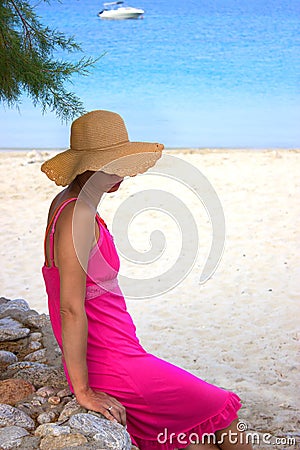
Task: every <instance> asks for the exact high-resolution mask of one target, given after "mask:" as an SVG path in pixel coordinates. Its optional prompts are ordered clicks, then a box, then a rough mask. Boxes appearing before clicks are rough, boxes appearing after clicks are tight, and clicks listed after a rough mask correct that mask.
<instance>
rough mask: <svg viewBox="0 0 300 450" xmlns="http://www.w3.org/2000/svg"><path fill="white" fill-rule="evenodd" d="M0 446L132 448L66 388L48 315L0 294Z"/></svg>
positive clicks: (113, 425)
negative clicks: (82, 405) (80, 403)
mask: <svg viewBox="0 0 300 450" xmlns="http://www.w3.org/2000/svg"><path fill="white" fill-rule="evenodd" d="M0 373H1V376H0V449H3V450H7V449H12V450H13V449H18V450H26V449H28V450H34V449H42V450H50V449H51V450H54V449H72V450H76V449H78V450H79V449H81V450H85V449H97V450H100V449H101V450H134V449H135V450H138V449H137V448H136V447H134V446H132V445H131V441H130V436H129V434H128V433H127V431H126V429H125V428H124V427H123V426H122V425H120V424H118V423H113V422H110V421H109V420H107V419H106V418H105V417H104V416H102V415H101V414H99V413H96V412H93V411H87V410H85V409H84V408H82V407H81V406H80V405H79V404H78V402H77V401H76V398H75V397H74V395H73V394H72V393H71V392H70V390H69V388H68V385H67V382H66V379H65V375H64V371H63V367H62V364H61V351H60V348H59V347H58V345H57V343H56V341H55V338H54V336H53V333H52V329H51V324H50V320H49V317H48V316H47V315H46V314H38V313H37V312H36V311H34V310H32V309H30V307H29V305H28V303H27V302H26V301H25V300H23V299H16V300H8V299H6V298H3V297H2V298H0Z"/></svg>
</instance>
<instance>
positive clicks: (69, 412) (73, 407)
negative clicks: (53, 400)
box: [58, 398, 86, 422]
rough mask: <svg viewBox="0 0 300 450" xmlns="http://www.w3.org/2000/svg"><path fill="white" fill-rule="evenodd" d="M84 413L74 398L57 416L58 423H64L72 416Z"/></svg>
mask: <svg viewBox="0 0 300 450" xmlns="http://www.w3.org/2000/svg"><path fill="white" fill-rule="evenodd" d="M84 411H86V410H85V409H84V408H83V407H82V406H80V405H79V403H78V402H77V400H76V398H74V399H73V400H71V401H70V402H69V403H67V404H66V405H65V407H64V409H63V410H62V412H61V413H60V415H59V418H58V421H61V422H62V421H64V420H66V419H69V417H71V416H73V414H78V413H82V412H84Z"/></svg>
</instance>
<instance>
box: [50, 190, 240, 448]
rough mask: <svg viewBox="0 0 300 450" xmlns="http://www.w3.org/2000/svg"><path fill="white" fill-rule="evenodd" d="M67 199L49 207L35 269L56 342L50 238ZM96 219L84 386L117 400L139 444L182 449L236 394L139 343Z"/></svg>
mask: <svg viewBox="0 0 300 450" xmlns="http://www.w3.org/2000/svg"><path fill="white" fill-rule="evenodd" d="M75 200H76V198H72V199H69V200H67V201H66V202H64V203H63V204H62V205H61V207H60V208H59V209H58V211H57V212H56V214H54V219H53V224H51V225H52V228H51V232H50V237H49V239H50V255H51V266H50V267H49V266H46V264H45V265H44V266H43V269H42V271H43V276H44V280H45V284H46V289H47V294H48V304H49V314H50V319H51V323H52V327H53V332H54V335H55V337H56V339H57V342H58V344H59V346H60V347H61V348H62V340H61V321H60V312H59V302H60V294H59V291H60V282H59V271H58V268H57V267H55V265H54V253H53V252H54V250H53V239H54V231H55V224H56V222H57V219H58V217H59V215H60V213H61V211H62V209H63V208H64V207H65V206H66V205H67V204H68V203H70V202H72V201H75ZM96 220H97V222H98V226H99V230H100V237H99V240H98V242H97V245H96V246H95V247H94V248H93V249H92V251H91V254H90V257H89V262H88V270H87V272H88V274H87V281H86V299H85V310H86V315H87V319H88V343H87V366H88V374H89V383H90V386H91V387H92V388H94V389H98V390H101V391H104V392H106V393H107V394H109V395H111V396H113V397H115V398H117V399H118V400H119V401H120V402H121V403H122V404H123V406H125V408H126V414H127V430H128V432H129V433H130V436H131V439H132V442H133V444H135V445H136V446H137V447H139V449H140V450H174V449H182V448H185V447H186V446H187V445H188V444H190V443H193V442H195V441H196V439H197V438H198V439H199V441H198V442H201V440H200V439H201V436H202V435H203V434H204V433H214V432H215V431H217V430H221V429H223V428H226V427H227V426H228V425H230V424H231V422H232V421H233V420H234V419H236V418H237V411H238V410H239V408H240V407H241V403H240V399H239V397H238V396H237V395H236V394H234V393H233V392H229V391H226V390H224V389H221V388H219V387H216V386H213V385H211V384H209V383H207V382H205V381H203V380H201V379H200V378H197V377H196V376H194V375H192V374H191V373H189V372H187V371H185V370H183V369H181V368H179V367H176V366H175V365H173V364H170V363H169V362H166V361H164V360H162V359H160V358H157V357H156V356H154V355H152V354H150V353H148V352H147V351H146V350H145V349H144V348H143V347H142V346H141V344H140V342H139V340H138V338H137V336H136V328H135V326H134V323H133V321H132V318H131V316H130V315H129V313H128V311H127V309H126V304H125V300H124V297H123V294H122V292H121V290H120V288H119V286H118V281H117V275H118V271H119V267H120V261H119V257H118V254H117V251H116V248H115V245H114V241H113V237H112V235H111V234H110V232H109V231H108V229H107V227H106V225H105V223H104V222H103V220H102V219H101V218H100V217H99V216H98V215H96ZM51 225H50V226H51ZM64 368H65V372H66V377H67V380H68V383H69V385H70V388H71V390H72V385H71V382H70V379H69V376H68V371H67V368H66V366H64Z"/></svg>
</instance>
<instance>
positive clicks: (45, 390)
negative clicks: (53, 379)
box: [36, 386, 58, 397]
mask: <svg viewBox="0 0 300 450" xmlns="http://www.w3.org/2000/svg"><path fill="white" fill-rule="evenodd" d="M36 393H37V394H38V395H40V396H41V397H50V396H51V395H55V389H53V387H51V386H43V387H41V388H40V389H38V390H37V391H36ZM57 395H58V394H57Z"/></svg>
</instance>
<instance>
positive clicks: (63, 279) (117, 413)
mask: <svg viewBox="0 0 300 450" xmlns="http://www.w3.org/2000/svg"><path fill="white" fill-rule="evenodd" d="M73 210H74V204H70V205H68V206H67V207H66V208H65V209H64V211H63V212H62V214H61V217H60V219H61V220H59V221H58V223H57V228H56V232H55V260H56V264H57V266H58V268H59V274H60V314H61V324H62V344H63V354H64V359H65V362H66V365H67V368H68V373H69V376H70V379H71V382H72V386H73V389H74V393H75V395H76V398H77V400H78V402H79V403H80V404H81V405H82V406H84V407H85V408H87V409H92V410H94V411H98V412H101V413H102V414H103V415H105V417H107V418H108V419H110V420H114V419H116V420H117V421H118V422H120V423H122V424H124V425H125V423H126V417H125V408H124V407H123V406H122V405H121V403H119V402H118V401H117V400H116V399H115V398H113V397H110V396H109V395H107V394H105V393H104V392H95V391H93V390H92V389H91V388H90V387H89V383H88V370H87V364H86V348H87V334H88V324H87V317H86V313H85V308H84V301H85V286H86V269H87V264H88V257H89V253H90V249H91V246H92V244H93V241H94V227H95V214H94V213H93V211H92V209H90V208H89V206H87V205H85V204H80V203H78V204H77V206H76V222H75V221H74V225H73ZM75 225H76V226H75ZM110 406H112V407H113V408H112V409H111V411H110V412H109V411H108V408H109V407H110Z"/></svg>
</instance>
